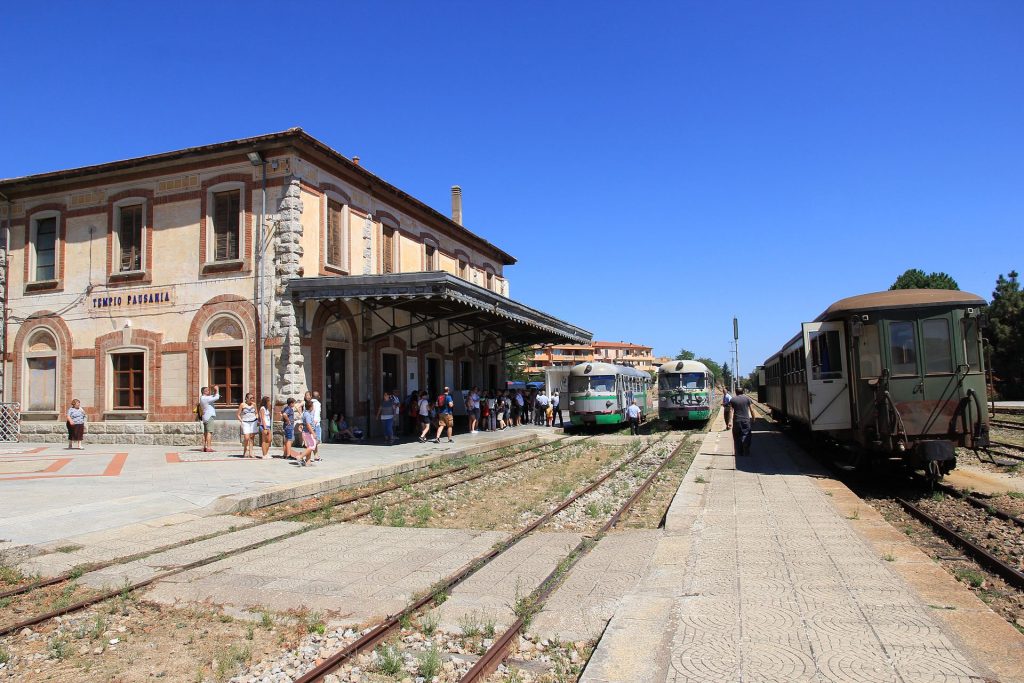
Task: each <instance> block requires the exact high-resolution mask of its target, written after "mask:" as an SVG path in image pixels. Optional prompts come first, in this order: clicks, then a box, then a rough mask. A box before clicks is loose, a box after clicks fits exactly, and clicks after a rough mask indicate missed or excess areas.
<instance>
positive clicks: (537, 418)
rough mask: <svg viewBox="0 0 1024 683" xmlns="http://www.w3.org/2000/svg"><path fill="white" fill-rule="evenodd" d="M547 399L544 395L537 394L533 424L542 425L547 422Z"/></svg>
mask: <svg viewBox="0 0 1024 683" xmlns="http://www.w3.org/2000/svg"><path fill="white" fill-rule="evenodd" d="M547 412H548V397H547V395H546V394H537V409H536V410H535V411H534V413H535V415H534V423H535V424H538V425H544V424H545V423H546V422H547Z"/></svg>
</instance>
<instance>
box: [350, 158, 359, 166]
mask: <svg viewBox="0 0 1024 683" xmlns="http://www.w3.org/2000/svg"><path fill="white" fill-rule="evenodd" d="M352 163H353V164H355V165H356V166H358V165H359V157H352Z"/></svg>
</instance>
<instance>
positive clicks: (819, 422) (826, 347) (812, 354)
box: [803, 322, 850, 431]
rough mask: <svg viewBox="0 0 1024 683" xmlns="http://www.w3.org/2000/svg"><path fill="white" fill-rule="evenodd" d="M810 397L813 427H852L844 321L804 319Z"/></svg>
mask: <svg viewBox="0 0 1024 683" xmlns="http://www.w3.org/2000/svg"><path fill="white" fill-rule="evenodd" d="M803 335H804V354H805V359H806V365H807V401H808V408H809V409H810V410H809V417H810V420H809V422H810V425H811V430H812V431H819V430H820V431H824V430H832V429H849V428H850V382H849V374H848V368H847V367H846V344H845V341H844V338H843V323H841V322H827V323H804V324H803Z"/></svg>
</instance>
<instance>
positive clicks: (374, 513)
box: [370, 501, 388, 526]
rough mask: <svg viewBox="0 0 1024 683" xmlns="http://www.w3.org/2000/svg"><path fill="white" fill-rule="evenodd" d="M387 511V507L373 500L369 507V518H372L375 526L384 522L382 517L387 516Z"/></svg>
mask: <svg viewBox="0 0 1024 683" xmlns="http://www.w3.org/2000/svg"><path fill="white" fill-rule="evenodd" d="M387 513H388V510H387V508H386V507H384V506H383V505H381V504H380V503H378V502H377V501H374V502H373V505H372V506H371V507H370V518H371V519H372V520H373V523H374V524H376V525H377V526H380V525H381V524H383V523H384V517H386V516H387Z"/></svg>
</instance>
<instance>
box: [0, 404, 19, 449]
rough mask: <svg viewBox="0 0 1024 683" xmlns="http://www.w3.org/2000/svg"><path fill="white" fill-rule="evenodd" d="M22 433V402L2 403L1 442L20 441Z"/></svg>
mask: <svg viewBox="0 0 1024 683" xmlns="http://www.w3.org/2000/svg"><path fill="white" fill-rule="evenodd" d="M20 435H21V404H20V403H0V443H18V437H19V436H20Z"/></svg>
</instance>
